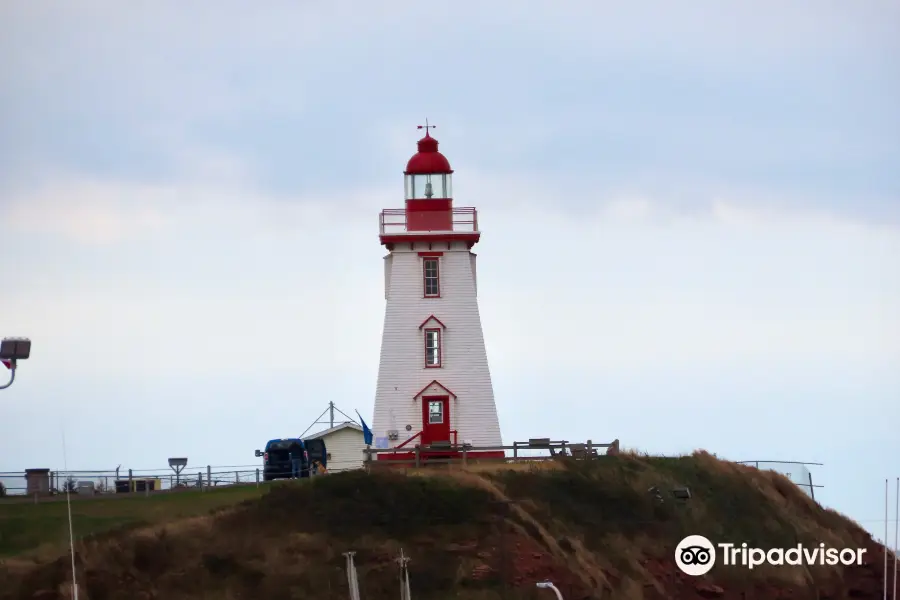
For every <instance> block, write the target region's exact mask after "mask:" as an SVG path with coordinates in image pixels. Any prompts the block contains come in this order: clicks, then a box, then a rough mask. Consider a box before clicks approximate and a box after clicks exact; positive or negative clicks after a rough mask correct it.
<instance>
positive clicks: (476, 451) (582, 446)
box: [363, 431, 619, 469]
mask: <svg viewBox="0 0 900 600" xmlns="http://www.w3.org/2000/svg"><path fill="white" fill-rule="evenodd" d="M421 433H422V432H419V434H417V435H416V436H413V437H412V438H410V439H409V440H407V441H406V442H404V444H402V445H400V446H396V447H394V448H366V449H365V450H363V453H364V456H365V466H366V468H367V469H371V468H374V467H375V466H376V465H377V466H382V465H384V466H407V467H421V466H424V465H430V464H460V465H467V464H469V463H519V462H540V461H546V460H558V459H560V458H564V457H568V458H571V459H574V460H591V459H596V458H598V457H600V456H601V455H609V456H614V455H616V454H618V453H619V440H614V441H612V442H610V443H605V444H595V443H594V442H592V441H591V440H588V441H587V442H585V443H571V442H568V441H552V440H550V439H549V438H534V439H531V440H529V441H527V442H513V444H512V445H511V446H469V445H466V444H462V445H460V444H458V443H456V433H457V432H456V431H453V432H451V433H453V434H454V443H453V444H449V445H447V446H440V447H435V446H421V445H418V444H417V445H416V446H414V447H412V448H410V447H405V445H406V444H407V443H408V442H410V441H412V440H413V439H415V438H416V437H417V436H419V435H420V434H421ZM523 450H532V451H534V450H547V454H546V455H541V456H528V455H521V454H520V452H521V451H523ZM599 450H603V452H602V453H601V452H598V451H599ZM486 452H490V453H500V452H502V453H503V456H497V457H485V456H481V455H482V454H484V453H486ZM380 456H383V457H384V458H382V459H379V457H380Z"/></svg>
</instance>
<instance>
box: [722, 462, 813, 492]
mask: <svg viewBox="0 0 900 600" xmlns="http://www.w3.org/2000/svg"><path fill="white" fill-rule="evenodd" d="M738 462H739V463H740V464H744V465H747V466H751V467H756V468H757V469H762V470H763V471H775V472H776V473H781V474H782V475H784V476H785V477H787V478H788V479H790V480H791V482H793V483H794V484H795V485H796V486H797V487H799V488H800V489H801V490H803V491H804V492H806V493H807V494H808V495H809V496H810V497H811V498H812V499H813V500H815V499H816V488H823V487H825V486H823V485H815V484H813V478H812V473H810V472H809V469H807V467H808V466H817V467H821V466H822V463H814V462H800V461H791V460H742V461H738Z"/></svg>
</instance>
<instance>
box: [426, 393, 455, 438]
mask: <svg viewBox="0 0 900 600" xmlns="http://www.w3.org/2000/svg"><path fill="white" fill-rule="evenodd" d="M449 441H450V397H449V396H423V397H422V445H423V446H428V445H430V444H433V443H435V442H449Z"/></svg>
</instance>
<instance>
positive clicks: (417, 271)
mask: <svg viewBox="0 0 900 600" xmlns="http://www.w3.org/2000/svg"><path fill="white" fill-rule="evenodd" d="M429 127H430V126H428V125H427V124H426V125H425V126H424V128H425V137H423V138H422V139H421V140H419V143H418V146H419V148H418V152H417V153H416V154H415V155H414V156H413V157H412V158H411V159H410V160H409V163H408V164H407V165H406V171H405V173H404V175H405V187H406V206H405V208H400V209H386V210H384V211H382V213H381V231H380V234H381V243H382V244H383V245H384V246H385V247H386V248H387V249H388V251H389V253H388V255H387V256H385V257H384V287H385V290H384V295H385V299H386V300H387V307H386V310H385V316H384V332H383V334H382V340H381V362H380V364H379V366H378V383H377V386H376V387H377V389H376V393H375V414H374V417H373V423H372V432H373V434H374V442H375V447H376V448H398V447H402V449H401V450H398V452H397V453H396V454H392V453H379V454H378V455H377V456H378V458H379V459H382V460H387V459H391V458H395V459H408V458H409V456H410V455H408V454H405V450H403V449H406V448H408V449H409V451H410V452H412V451H413V450H414V448H415V446H416V445H419V446H421V448H422V449H427V448H435V447H439V448H446V446H447V444H448V443H449V445H450V452H451V453H452V452H455V451H458V450H459V449H460V447H461V446H463V445H464V444H470V445H471V446H472V447H474V448H478V447H484V446H500V445H501V438H500V423H499V419H498V418H497V406H496V404H495V403H494V391H493V386H492V385H491V373H490V369H489V368H488V360H487V353H486V351H485V347H484V334H483V332H482V329H481V317H480V315H479V313H478V297H477V289H478V286H477V280H476V270H475V254H474V253H473V252H472V251H471V250H472V247H473V246H474V245H475V244H476V243H477V242H478V240H479V238H480V237H481V234H480V232H479V231H478V218H477V213H476V211H475V209H474V208H455V207H454V206H453V199H452V197H453V196H452V187H451V177H452V173H453V170H452V169H451V168H450V163H449V161H448V160H447V158H446V157H444V155H443V154H441V153H440V152H438V142H437V140H436V139H434V138H433V137H431V135H430V134H429V131H428V129H429ZM420 128H422V126H420ZM441 454H447V452H446V451H443V452H441ZM503 455H504V453H503V451H502V450H499V451H498V450H494V451H488V452H484V453H483V454H480V453H478V452H477V451H472V452H469V453H468V456H471V457H473V458H477V457H479V456H485V457H487V456H490V457H502V456H503Z"/></svg>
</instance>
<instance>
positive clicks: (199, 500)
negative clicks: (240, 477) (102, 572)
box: [0, 486, 267, 558]
mask: <svg viewBox="0 0 900 600" xmlns="http://www.w3.org/2000/svg"><path fill="white" fill-rule="evenodd" d="M266 489H267V486H265V487H259V488H257V487H255V486H234V487H223V488H219V489H211V490H208V491H203V492H201V491H199V490H198V491H186V492H178V493H172V494H156V495H151V496H142V495H136V496H133V497H111V498H96V499H89V500H76V501H73V502H72V528H73V531H74V533H75V536H76V538H82V537H85V536H88V535H94V534H98V533H104V532H108V531H112V530H116V529H123V528H132V527H139V526H142V525H150V524H155V523H161V522H165V521H170V520H174V519H179V518H184V517H193V516H200V515H204V514H208V513H209V512H211V511H215V510H217V509H221V508H225V507H228V506H232V505H234V504H237V503H240V502H243V501H244V500H248V499H252V498H259V497H260V496H262V495H263V493H264V492H265V490H266ZM68 536H69V528H68V517H67V511H66V502H65V501H59V500H56V501H52V502H51V501H45V502H40V503H38V504H34V503H28V502H11V501H9V500H6V501H3V502H0V558H2V557H9V556H15V555H20V554H23V553H26V552H29V551H32V550H36V549H38V548H40V547H42V546H47V545H49V546H60V547H63V546H64V545H65V544H66V543H67V542H68V539H69V538H68Z"/></svg>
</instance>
